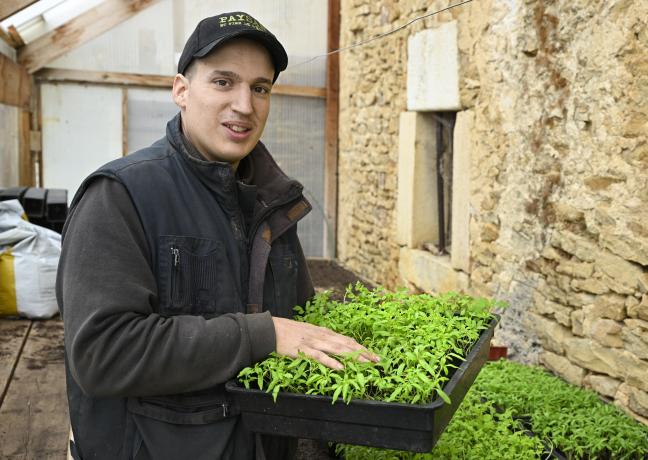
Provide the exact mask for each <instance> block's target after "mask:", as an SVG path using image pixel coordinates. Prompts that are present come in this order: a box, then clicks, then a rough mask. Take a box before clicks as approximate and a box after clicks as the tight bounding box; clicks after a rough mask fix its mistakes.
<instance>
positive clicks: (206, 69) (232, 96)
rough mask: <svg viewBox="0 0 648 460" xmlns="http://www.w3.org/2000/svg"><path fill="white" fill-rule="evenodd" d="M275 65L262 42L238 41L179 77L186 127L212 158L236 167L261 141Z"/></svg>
mask: <svg viewBox="0 0 648 460" xmlns="http://www.w3.org/2000/svg"><path fill="white" fill-rule="evenodd" d="M273 77H274V66H273V63H272V59H271V58H270V54H269V53H268V51H267V50H266V49H265V48H264V47H263V45H261V44H259V43H257V42H254V41H252V40H248V39H243V38H241V39H234V40H232V41H230V42H227V43H225V44H224V45H223V46H221V47H218V48H217V49H216V50H215V51H213V52H211V53H210V54H209V55H208V56H207V57H205V58H202V59H198V60H196V61H194V63H193V64H192V65H191V70H190V71H189V72H187V75H186V76H183V75H180V74H178V75H176V77H175V80H174V82H173V99H174V101H175V103H176V104H177V105H178V106H179V107H180V109H181V112H182V129H183V132H184V134H185V136H187V138H188V139H189V141H190V142H191V143H192V144H193V145H194V147H196V148H197V149H198V151H199V152H200V153H201V154H202V155H203V156H204V157H205V158H206V159H208V160H212V161H225V162H228V163H231V164H232V166H234V167H237V166H238V162H239V161H240V160H241V159H243V158H244V157H245V156H246V155H247V154H249V153H250V151H252V149H253V148H254V146H255V145H256V144H257V142H258V141H259V138H260V137H261V134H262V133H263V128H264V127H265V124H266V120H267V119H268V114H269V112H270V90H271V88H272V78H273Z"/></svg>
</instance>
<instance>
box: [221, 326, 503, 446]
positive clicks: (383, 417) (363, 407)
mask: <svg viewBox="0 0 648 460" xmlns="http://www.w3.org/2000/svg"><path fill="white" fill-rule="evenodd" d="M497 322H498V318H497V319H493V320H492V321H491V322H490V324H489V325H488V328H487V329H485V330H484V331H482V333H481V335H480V337H479V339H478V340H477V342H475V345H474V346H473V347H472V349H471V350H470V352H469V353H468V355H467V357H466V360H465V361H464V362H462V363H461V365H460V366H459V368H457V369H456V370H455V372H454V374H453V375H452V377H451V378H450V380H449V381H448V382H447V383H446V385H445V387H444V389H443V390H444V391H445V393H446V394H447V395H448V396H449V397H450V400H451V404H447V403H445V402H444V401H443V400H442V399H441V398H439V397H436V398H435V399H434V400H432V401H431V402H430V403H428V404H403V403H389V402H383V401H368V400H355V399H354V400H352V401H351V402H350V403H349V404H348V405H347V404H346V403H344V402H343V401H342V400H338V401H336V403H335V404H331V401H332V398H331V397H330V396H319V395H305V394H297V393H286V392H279V395H278V397H277V401H276V403H275V402H274V401H273V400H272V396H271V395H270V394H268V393H266V392H264V391H261V390H257V389H249V390H248V389H245V388H244V387H243V386H241V385H240V384H239V383H238V382H237V381H236V380H231V381H229V382H227V384H226V389H227V391H228V392H229V393H230V394H231V395H232V397H233V399H234V401H235V403H236V404H238V407H239V409H240V411H241V417H242V420H243V423H244V424H245V426H246V428H247V429H249V430H251V431H255V432H259V433H266V434H275V435H282V436H292V437H299V438H310V439H319V440H324V441H333V442H337V443H345V444H358V445H365V446H373V447H381V448H386V449H397V450H409V451H414V452H429V451H430V450H432V448H433V447H434V445H435V444H436V442H437V441H438V440H439V437H440V436H441V434H442V433H443V431H444V430H445V428H446V426H447V425H448V423H449V422H450V419H451V418H452V416H453V414H454V412H455V411H456V410H457V408H458V407H459V405H460V404H461V401H462V400H463V398H464V396H465V395H466V392H467V391H468V389H469V388H470V386H471V385H472V384H473V382H474V381H475V378H476V377H477V374H478V373H479V370H480V369H481V368H482V366H483V365H484V363H485V362H486V360H487V358H488V350H489V344H490V340H491V338H492V337H493V331H494V329H495V326H496V325H497Z"/></svg>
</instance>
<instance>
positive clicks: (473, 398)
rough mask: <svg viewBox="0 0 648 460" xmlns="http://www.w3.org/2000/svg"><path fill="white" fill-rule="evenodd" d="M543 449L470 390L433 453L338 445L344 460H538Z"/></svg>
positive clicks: (507, 415)
mask: <svg viewBox="0 0 648 460" xmlns="http://www.w3.org/2000/svg"><path fill="white" fill-rule="evenodd" d="M543 449H544V446H543V444H542V442H541V441H540V439H538V437H531V436H527V435H525V434H524V433H523V431H522V427H521V425H520V422H519V421H517V420H515V419H513V417H512V412H511V411H510V410H507V411H504V412H502V413H498V412H497V411H496V410H495V408H494V407H493V405H492V404H490V403H489V402H483V401H481V400H480V398H479V397H478V396H477V394H476V393H475V392H473V391H469V392H468V394H467V395H466V397H465V399H464V400H463V401H462V402H461V405H460V406H459V408H458V409H457V412H456V413H455V415H454V417H453V418H452V420H451V421H450V423H449V425H448V427H447V429H446V430H445V431H444V433H443V434H442V435H441V437H440V438H439V442H438V443H437V444H436V446H435V447H434V449H433V450H432V452H430V453H427V454H417V453H412V452H405V451H395V450H386V449H377V448H372V447H364V446H351V445H346V444H344V445H338V446H337V453H338V454H342V455H343V456H344V459H345V460H374V459H376V460H437V459H447V460H502V459H515V460H525V459H529V460H531V459H533V460H535V459H538V458H540V457H541V454H542V452H543Z"/></svg>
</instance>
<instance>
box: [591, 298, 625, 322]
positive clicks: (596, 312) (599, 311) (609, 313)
mask: <svg viewBox="0 0 648 460" xmlns="http://www.w3.org/2000/svg"><path fill="white" fill-rule="evenodd" d="M625 302H626V298H625V297H624V296H621V295H617V294H608V295H600V296H596V299H595V300H594V304H593V305H588V306H586V307H584V310H585V314H586V316H588V317H594V318H609V319H613V320H615V321H623V320H624V319H625V317H626V314H625Z"/></svg>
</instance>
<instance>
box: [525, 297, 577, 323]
mask: <svg viewBox="0 0 648 460" xmlns="http://www.w3.org/2000/svg"><path fill="white" fill-rule="evenodd" d="M533 304H534V310H535V312H536V313H539V314H541V315H544V316H551V317H553V318H555V319H556V321H558V322H559V323H560V324H562V325H563V326H565V327H571V313H572V311H573V309H572V308H570V307H567V306H565V305H561V304H559V303H557V302H552V301H551V300H548V299H547V298H545V297H544V296H543V295H542V294H540V293H538V292H537V291H536V292H535V293H534V294H533Z"/></svg>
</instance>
